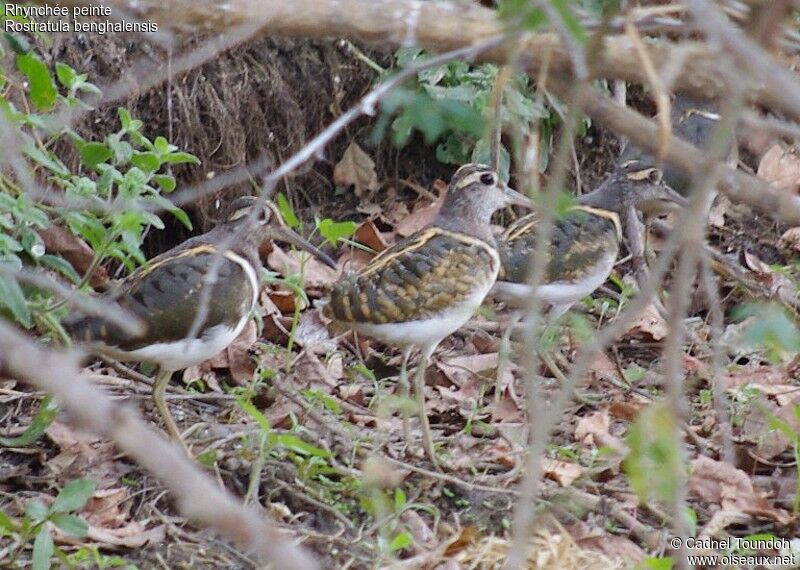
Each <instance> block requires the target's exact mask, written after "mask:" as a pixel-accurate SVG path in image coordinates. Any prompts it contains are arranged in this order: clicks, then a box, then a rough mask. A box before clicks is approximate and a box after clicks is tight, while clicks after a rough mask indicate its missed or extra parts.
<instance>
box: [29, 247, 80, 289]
mask: <svg viewBox="0 0 800 570" xmlns="http://www.w3.org/2000/svg"><path fill="white" fill-rule="evenodd" d="M37 261H38V262H39V263H41V264H42V265H44V266H45V267H49V268H50V269H52V270H54V271H57V272H58V273H60V274H61V275H63V276H64V277H66V278H67V279H69V280H70V281H72V282H73V283H75V284H76V285H77V284H78V283H80V281H81V276H80V275H78V272H77V271H75V268H74V267H72V264H71V263H70V262H69V261H67V260H66V259H64V258H63V257H59V256H57V255H52V254H49V253H46V254H44V255H43V256H41V257H40V258H39V259H37Z"/></svg>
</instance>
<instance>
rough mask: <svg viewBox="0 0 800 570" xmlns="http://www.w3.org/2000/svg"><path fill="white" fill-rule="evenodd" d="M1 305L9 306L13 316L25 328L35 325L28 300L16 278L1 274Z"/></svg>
mask: <svg viewBox="0 0 800 570" xmlns="http://www.w3.org/2000/svg"><path fill="white" fill-rule="evenodd" d="M0 307H5V308H7V309H8V310H9V311H10V312H11V316H13V317H14V319H15V320H16V321H17V322H18V323H19V324H21V325H22V326H24V327H25V328H28V329H29V328H31V327H32V326H33V320H32V319H31V311H30V309H29V308H28V302H27V300H26V299H25V294H24V293H23V292H22V288H21V287H20V286H19V283H17V280H16V279H12V278H10V277H5V276H2V275H0Z"/></svg>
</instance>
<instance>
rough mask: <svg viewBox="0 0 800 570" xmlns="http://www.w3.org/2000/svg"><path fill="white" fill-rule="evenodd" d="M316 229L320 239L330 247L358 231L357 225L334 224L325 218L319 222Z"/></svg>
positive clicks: (348, 223) (347, 223) (353, 223)
mask: <svg viewBox="0 0 800 570" xmlns="http://www.w3.org/2000/svg"><path fill="white" fill-rule="evenodd" d="M317 227H318V228H319V233H320V234H322V237H324V238H325V239H326V240H327V241H328V242H329V243H330V244H331V245H336V244H337V242H338V241H339V240H342V239H346V238H349V237H350V236H352V235H353V234H354V233H355V232H356V230H357V229H358V224H357V223H355V222H334V221H333V220H331V219H330V218H325V219H324V220H320V222H319V223H318V224H317Z"/></svg>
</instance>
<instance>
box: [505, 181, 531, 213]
mask: <svg viewBox="0 0 800 570" xmlns="http://www.w3.org/2000/svg"><path fill="white" fill-rule="evenodd" d="M501 189H502V190H503V195H504V197H505V199H506V202H507V203H508V205H509V206H512V205H513V206H522V207H524V208H530V209H533V208H534V207H535V204H534V203H533V200H531V199H530V198H528V197H527V196H525V195H523V194H520V193H519V192H517V191H516V190H514V189H513V188H512V187H511V186H508V185H506V184H503V186H501Z"/></svg>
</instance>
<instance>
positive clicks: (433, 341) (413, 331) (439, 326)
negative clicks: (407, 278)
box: [348, 281, 491, 348]
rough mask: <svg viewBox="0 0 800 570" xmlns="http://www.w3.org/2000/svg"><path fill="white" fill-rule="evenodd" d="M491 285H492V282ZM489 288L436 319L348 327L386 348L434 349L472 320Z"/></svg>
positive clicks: (476, 293)
mask: <svg viewBox="0 0 800 570" xmlns="http://www.w3.org/2000/svg"><path fill="white" fill-rule="evenodd" d="M490 283H491V281H490ZM489 289H490V287H489V286H486V287H482V288H481V289H480V290H479V291H476V292H475V293H473V294H472V295H471V296H470V297H469V298H468V299H466V300H465V301H464V302H462V303H460V304H459V305H456V306H454V307H452V308H450V309H448V310H447V311H446V312H442V313H441V314H439V315H438V316H436V317H432V318H429V319H421V320H417V321H409V322H405V323H386V324H381V325H379V324H373V323H348V324H350V325H351V326H352V327H353V328H355V329H356V330H357V331H358V332H359V333H361V334H365V335H367V336H370V337H373V338H375V339H377V340H379V341H381V342H383V343H384V344H397V345H404V346H407V345H415V346H419V347H423V348H425V347H427V348H433V347H435V346H436V345H437V344H439V342H441V340H442V339H443V338H445V337H446V336H448V335H450V334H452V333H453V332H455V331H457V330H458V329H460V328H461V327H462V326H464V325H465V324H466V322H467V321H468V320H469V319H470V318H471V317H472V315H473V314H474V313H475V311H476V310H477V308H478V307H480V305H481V303H483V299H484V298H485V297H486V294H487V293H488V292H489Z"/></svg>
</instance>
